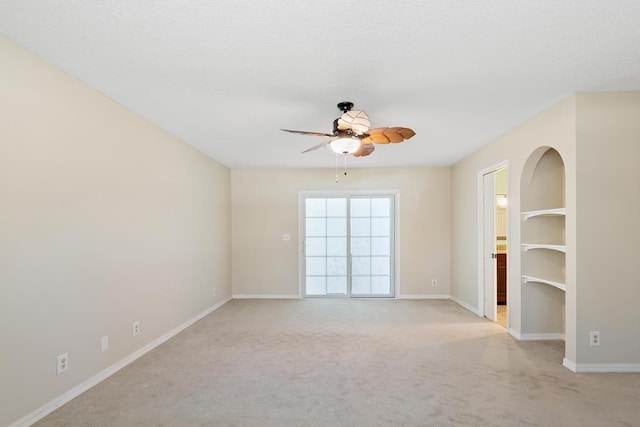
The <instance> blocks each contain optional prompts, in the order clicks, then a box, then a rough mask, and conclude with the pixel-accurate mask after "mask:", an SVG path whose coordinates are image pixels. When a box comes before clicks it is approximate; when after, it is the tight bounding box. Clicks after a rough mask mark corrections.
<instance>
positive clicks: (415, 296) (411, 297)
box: [398, 294, 451, 299]
mask: <svg viewBox="0 0 640 427" xmlns="http://www.w3.org/2000/svg"><path fill="white" fill-rule="evenodd" d="M398 299H451V295H430V294H424V295H418V294H403V295H399V296H398Z"/></svg>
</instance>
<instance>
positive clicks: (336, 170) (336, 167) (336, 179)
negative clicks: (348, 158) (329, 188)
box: [336, 154, 338, 184]
mask: <svg viewBox="0 0 640 427" xmlns="http://www.w3.org/2000/svg"><path fill="white" fill-rule="evenodd" d="M337 183H338V155H337V154H336V184H337Z"/></svg>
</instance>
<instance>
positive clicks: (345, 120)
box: [338, 110, 371, 135]
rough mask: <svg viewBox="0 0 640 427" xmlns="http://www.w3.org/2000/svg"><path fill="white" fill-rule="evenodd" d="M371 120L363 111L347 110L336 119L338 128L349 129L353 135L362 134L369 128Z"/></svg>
mask: <svg viewBox="0 0 640 427" xmlns="http://www.w3.org/2000/svg"><path fill="white" fill-rule="evenodd" d="M369 126H371V121H370V120H369V116H368V115H367V113H365V112H364V111H357V110H354V111H347V112H346V113H344V114H343V115H342V116H341V117H340V118H339V119H338V130H349V129H351V131H352V132H353V133H354V134H355V135H362V134H363V133H365V132H366V131H368V130H369Z"/></svg>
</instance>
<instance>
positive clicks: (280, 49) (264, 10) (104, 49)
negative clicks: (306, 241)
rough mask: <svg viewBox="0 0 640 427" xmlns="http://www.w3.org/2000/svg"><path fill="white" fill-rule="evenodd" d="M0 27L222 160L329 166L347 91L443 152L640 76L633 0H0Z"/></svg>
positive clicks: (468, 148) (638, 18) (426, 153)
mask: <svg viewBox="0 0 640 427" xmlns="http://www.w3.org/2000/svg"><path fill="white" fill-rule="evenodd" d="M0 33H2V34H4V35H5V36H7V37H9V38H10V39H13V40H14V41H16V42H18V43H19V44H21V45H23V46H25V47H26V48H28V49H29V50H31V51H33V52H35V53H36V54H38V55H40V56H41V57H43V58H44V59H46V60H48V61H50V62H52V63H54V64H56V65H57V66H59V67H61V68H62V69H64V70H65V71H67V72H69V73H70V74H72V75H74V76H76V77H77V78H78V79H80V80H82V81H84V82H86V83H88V84H89V85H91V86H93V87H95V88H97V89H98V90H100V91H101V92H103V93H105V94H106V95H108V96H109V97H111V98H113V99H114V100H116V101H118V102H120V103H121V104H123V105H125V106H126V107H128V108H130V109H131V110H133V111H135V112H137V113H139V114H141V115H142V116H144V117H146V118H147V119H148V120H150V121H151V122H153V123H155V124H156V125H158V126H159V127H161V128H163V129H165V130H167V131H168V132H170V133H172V134H174V135H176V136H178V137H180V138H181V139H182V140H183V141H185V142H187V143H189V144H191V145H193V146H194V147H196V148H197V149H199V150H201V151H202V152H204V153H206V154H208V155H210V156H211V157H213V158H215V159H216V160H218V161H220V162H221V163H223V164H224V165H226V166H228V167H231V168H246V167H332V166H333V163H334V160H333V155H332V153H331V151H330V150H329V149H326V150H325V149H322V150H318V151H314V152H311V153H307V154H304V155H303V154H300V152H301V151H302V150H303V149H305V148H307V147H310V146H312V145H314V144H317V143H318V142H321V141H322V140H321V139H319V138H318V137H311V136H302V135H293V134H286V133H284V132H281V131H280V130H279V129H280V128H288V129H298V130H308V131H319V132H330V131H331V129H332V122H333V120H334V119H335V118H336V117H338V116H339V115H340V112H339V111H338V109H337V108H336V104H337V103H338V102H340V101H345V100H348V101H352V102H354V103H355V105H356V107H355V108H356V109H361V110H364V111H366V112H367V113H368V114H369V116H370V117H371V121H372V126H373V127H381V126H406V127H411V128H413V129H414V130H415V131H416V133H417V135H416V136H415V137H414V138H413V139H411V140H409V141H406V142H404V143H402V144H398V145H393V146H378V147H377V148H378V149H377V150H376V152H375V153H373V155H371V156H370V157H367V158H359V159H352V160H350V165H351V166H352V167H357V166H363V167H381V166H383V167H391V166H425V165H428V166H436V165H440V166H444V165H450V164H452V163H454V162H456V161H457V160H459V159H461V158H463V157H464V156H466V155H467V154H469V153H471V152H473V151H476V150H477V149H479V148H480V147H481V146H483V145H485V144H487V143H488V142H490V141H491V140H493V139H495V138H496V137H497V136H500V135H501V134H503V133H505V132H506V131H508V130H509V129H511V128H513V127H514V126H516V125H517V124H519V123H521V122H523V121H524V120H526V119H527V118H529V117H530V116H532V115H533V114H535V113H536V112H538V111H540V110H542V109H544V108H545V107H547V106H549V105H550V104H552V103H553V102H555V101H557V100H559V99H561V98H563V97H565V96H567V95H569V94H571V93H573V92H577V91H586V90H640V1H638V0H628V1H623V0H608V1H602V0H574V1H571V0H536V1H524V0H522V1H517V0H513V1H504V0H500V1H496V0H483V1H471V0H468V1H450V0H430V1H424V0H422V1H398V0H396V1H391V0H378V1H375V0H374V1H365V0H339V1H338V0H323V1H317V2H316V1H314V2H311V1H308V2H303V1H294V0H262V1H241V0H215V1H195V0H192V1H188V0H163V1H158V0H136V1H130V0H121V1H117V0H110V1H92V0H74V1H71V0H58V1H56V0H51V1H39V0H0Z"/></svg>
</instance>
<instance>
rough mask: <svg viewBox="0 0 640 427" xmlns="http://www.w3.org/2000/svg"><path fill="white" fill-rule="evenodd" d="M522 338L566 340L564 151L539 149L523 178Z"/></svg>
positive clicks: (526, 167) (524, 169)
mask: <svg viewBox="0 0 640 427" xmlns="http://www.w3.org/2000/svg"><path fill="white" fill-rule="evenodd" d="M520 197H521V199H520V206H521V210H522V218H521V221H522V224H521V241H522V293H521V295H522V297H521V313H522V328H521V333H522V335H523V337H525V338H529V339H563V338H564V331H565V265H566V255H565V254H566V246H565V216H566V209H565V171H564V162H563V160H562V157H561V156H560V153H558V151H556V150H555V149H553V148H551V147H539V148H538V149H536V150H535V151H534V152H533V153H532V154H531V155H530V156H529V158H528V159H527V161H526V163H525V166H524V168H523V171H522V177H521V181H520Z"/></svg>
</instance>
